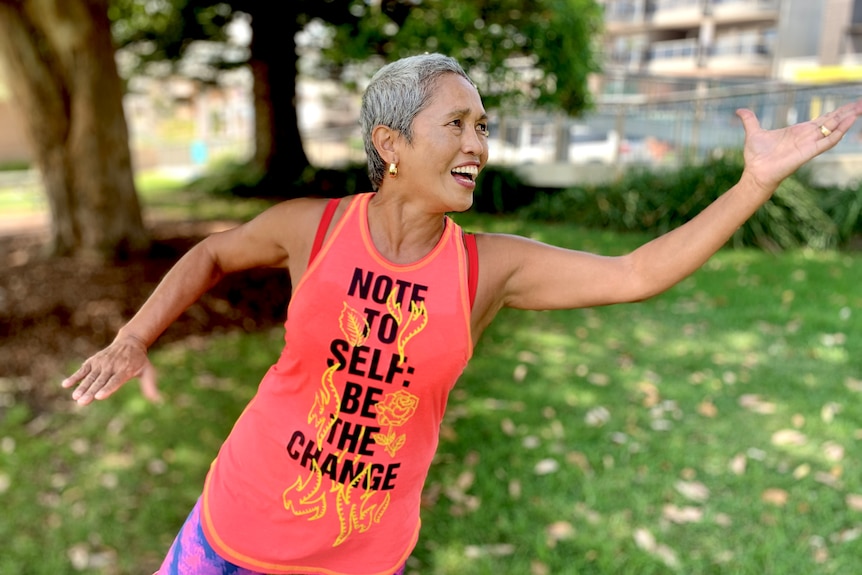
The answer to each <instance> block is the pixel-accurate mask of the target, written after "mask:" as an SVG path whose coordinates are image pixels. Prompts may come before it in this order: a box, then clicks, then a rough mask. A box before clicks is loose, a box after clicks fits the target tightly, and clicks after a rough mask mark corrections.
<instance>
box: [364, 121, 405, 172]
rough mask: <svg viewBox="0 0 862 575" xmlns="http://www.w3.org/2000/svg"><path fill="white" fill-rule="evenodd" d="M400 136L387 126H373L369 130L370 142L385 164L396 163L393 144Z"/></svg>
mask: <svg viewBox="0 0 862 575" xmlns="http://www.w3.org/2000/svg"><path fill="white" fill-rule="evenodd" d="M399 136H400V134H399V133H398V132H396V131H395V130H393V129H392V128H390V127H388V126H374V129H373V130H371V142H372V143H373V144H374V148H375V149H376V150H377V153H378V154H380V157H381V158H382V159H383V161H384V162H386V163H387V164H397V163H398V153H397V151H396V150H395V144H396V141H397V140H398V138H399Z"/></svg>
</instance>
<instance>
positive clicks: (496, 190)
mask: <svg viewBox="0 0 862 575" xmlns="http://www.w3.org/2000/svg"><path fill="white" fill-rule="evenodd" d="M539 193H540V190H539V189H538V188H533V187H530V186H527V185H526V184H524V182H523V181H522V180H521V178H520V177H519V176H518V175H517V174H516V173H515V171H514V170H512V169H511V168H506V167H502V166H486V167H485V169H484V170H482V173H481V174H479V178H478V179H477V180H476V190H475V191H474V192H473V209H474V210H476V211H477V212H480V213H485V214H506V213H512V212H515V211H517V210H518V209H520V208H523V207H525V206H528V205H530V204H531V203H532V202H533V200H535V198H536V196H537V194H539Z"/></svg>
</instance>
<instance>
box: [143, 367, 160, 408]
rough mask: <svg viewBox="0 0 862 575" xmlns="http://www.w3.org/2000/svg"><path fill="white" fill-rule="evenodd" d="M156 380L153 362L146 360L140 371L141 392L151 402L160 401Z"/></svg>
mask: <svg viewBox="0 0 862 575" xmlns="http://www.w3.org/2000/svg"><path fill="white" fill-rule="evenodd" d="M157 380H158V377H157V374H156V368H154V367H153V364H151V363H149V362H147V364H146V365H145V366H144V369H143V371H142V372H141V393H142V394H143V396H144V397H145V398H147V399H148V400H149V401H152V402H153V403H161V402H162V395H161V393H159V388H158V385H157Z"/></svg>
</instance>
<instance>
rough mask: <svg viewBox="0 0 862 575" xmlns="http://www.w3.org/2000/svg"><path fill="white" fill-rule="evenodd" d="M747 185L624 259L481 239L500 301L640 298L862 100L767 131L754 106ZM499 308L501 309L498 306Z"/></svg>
mask: <svg viewBox="0 0 862 575" xmlns="http://www.w3.org/2000/svg"><path fill="white" fill-rule="evenodd" d="M737 114H738V116H739V118H740V119H741V120H742V124H743V127H744V129H745V147H744V151H743V157H744V160H745V168H744V170H743V173H742V176H741V178H740V180H739V182H738V183H737V184H736V185H734V186H733V187H732V188H731V189H730V190H728V191H727V192H725V193H724V194H723V195H722V196H721V197H719V198H718V199H717V200H716V201H715V202H713V203H712V204H711V205H710V206H709V207H707V208H706V209H705V210H704V211H703V212H701V213H700V214H699V215H698V216H696V217H695V218H693V219H692V220H690V221H689V222H687V223H685V224H684V225H682V226H680V227H679V228H677V229H675V230H673V231H671V232H669V233H667V234H665V235H663V236H661V237H659V238H656V239H655V240H653V241H651V242H649V243H647V244H645V245H643V246H641V247H640V248H638V249H637V250H635V251H633V252H632V253H630V254H628V255H625V256H620V257H601V256H596V255H592V254H587V253H583V252H577V251H573V250H565V249H561V248H554V247H551V246H547V245H545V244H542V243H539V242H533V241H530V240H525V239H523V238H516V237H511V236H486V237H484V238H481V243H480V253H481V252H482V251H483V248H484V251H485V254H486V256H487V257H483V258H482V265H483V266H485V267H486V269H488V268H490V269H488V275H487V276H486V277H488V279H489V280H490V282H491V283H492V284H496V285H493V286H492V289H495V291H496V292H497V293H499V294H500V295H499V296H498V297H499V299H498V302H497V303H498V305H499V306H509V307H515V308H521V309H560V308H576V307H588V306H596V305H606V304H613V303H623V302H632V301H640V300H643V299H646V298H649V297H651V296H654V295H656V294H658V293H661V292H663V291H665V290H666V289H668V288H670V287H671V286H673V285H674V284H676V283H677V282H679V281H680V280H682V279H683V278H685V277H687V276H688V275H689V274H691V273H693V272H694V271H696V270H697V269H698V268H700V266H702V265H703V264H704V263H705V262H706V260H707V259H709V257H710V256H712V254H714V253H715V252H716V251H717V250H718V249H719V248H720V247H721V246H723V245H724V244H725V243H726V242H727V241H728V239H729V238H730V237H731V236H732V235H733V233H734V232H735V231H736V230H737V229H738V228H739V227H740V226H741V225H742V224H743V223H744V222H745V221H746V220H747V219H748V218H749V217H751V215H752V214H753V213H754V212H755V211H756V210H757V209H758V208H759V207H760V206H762V205H763V204H764V203H765V202H766V201H767V200H768V199H769V198H770V197H771V196H772V194H773V193H774V192H775V190H776V189H777V188H778V185H779V184H780V183H781V181H782V180H784V179H785V178H787V177H788V176H790V175H791V174H793V173H794V172H795V171H796V170H797V169H799V168H800V167H801V166H802V165H803V164H805V163H806V162H808V161H809V160H811V159H812V158H814V157H815V156H817V155H819V154H821V153H823V152H825V151H827V150H829V149H831V148H833V147H834V146H835V145H836V144H837V143H838V142H839V141H840V140H841V138H842V137H843V136H844V134H845V133H846V132H847V130H848V129H849V128H850V127H851V126H852V125H853V122H854V121H855V120H856V118H857V117H858V116H859V115H860V114H862V100H860V101H857V102H854V103H851V104H847V105H845V106H842V107H841V108H838V109H836V110H835V111H833V112H829V113H828V114H824V115H822V116H820V117H819V118H817V119H815V120H812V121H809V122H803V123H800V124H796V125H794V126H790V127H787V128H783V129H778V130H764V129H762V128H761V126H760V123H759V122H758V120H757V118H756V116H755V115H754V113H753V112H751V111H750V110H739V111H738V112H737ZM492 307H494V306H493V305H492Z"/></svg>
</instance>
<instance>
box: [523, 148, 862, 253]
mask: <svg viewBox="0 0 862 575" xmlns="http://www.w3.org/2000/svg"><path fill="white" fill-rule="evenodd" d="M742 169H743V162H742V156H741V154H740V153H732V154H727V155H724V156H722V157H719V158H713V159H710V160H708V161H706V162H704V163H702V164H687V165H684V166H682V167H681V168H679V169H677V170H672V171H649V170H647V169H645V168H639V169H635V170H632V171H630V172H628V173H627V174H625V175H624V176H623V177H622V178H621V179H619V180H618V181H616V182H613V183H610V184H606V185H600V186H593V187H574V188H569V189H566V190H562V191H559V192H556V193H550V194H542V195H540V197H538V198H537V199H536V201H534V202H533V203H532V204H531V205H530V206H528V207H527V208H525V209H524V210H522V212H521V215H522V216H523V217H526V218H530V219H537V220H550V221H567V222H572V223H576V224H579V225H584V226H590V227H601V228H608V229H612V230H616V231H638V232H646V233H649V234H652V235H654V236H658V235H661V234H663V233H666V232H668V231H670V230H672V229H674V228H676V227H678V226H680V225H682V224H684V223H685V222H687V221H689V220H690V219H692V218H693V217H694V216H696V215H697V214H698V213H700V212H701V211H702V210H703V209H705V208H706V207H707V206H708V205H709V204H710V203H712V202H713V201H714V200H715V199H716V198H718V197H719V196H720V195H721V194H722V193H724V192H725V191H726V190H728V189H729V188H730V187H732V186H733V185H734V184H736V182H737V181H738V180H739V176H740V174H741V173H742ZM820 195H822V192H821V191H820V190H817V189H816V187H815V186H813V185H812V184H811V181H810V177H809V176H808V174H807V173H806V172H799V173H797V174H795V175H794V176H792V177H790V178H788V179H787V180H785V182H783V183H782V185H781V186H780V187H779V189H778V190H777V191H776V193H775V195H774V196H773V197H772V199H771V200H770V201H768V202H767V203H766V204H765V205H764V206H763V207H762V208H761V209H760V210H758V211H757V213H755V214H754V216H753V217H752V218H751V219H750V220H749V221H748V222H746V223H745V225H743V226H742V228H740V230H739V231H738V232H737V233H736V234H735V235H734V236H733V239H732V240H731V244H732V245H733V246H736V247H741V246H757V247H760V248H763V249H768V250H773V251H774V250H781V249H789V248H794V247H800V246H805V247H811V248H815V249H824V248H829V247H834V246H835V245H836V244H837V243H838V240H839V230H838V228H837V227H836V225H835V224H834V222H833V219H832V217H830V216H831V215H834V214H837V213H839V212H840V213H843V214H844V215H845V217H846V218H847V220H848V221H852V222H853V225H854V226H858V223H857V222H858V221H859V212H860V210H862V194H857V196H855V198H856V201H857V202H858V204H853V206H855V208H853V209H849V208H847V204H846V203H844V202H845V197H844V196H842V197H841V198H833V202H834V205H831V209H832V212H829V211H828V210H824V209H823V208H821V206H820V205H819V203H818V199H817V198H818V196H820ZM837 206H842V207H841V208H840V209H839V208H838V207H837ZM841 210H844V211H841ZM851 216H852V217H851ZM849 225H850V224H847V223H845V226H844V228H845V229H846V228H847V227H848V226H849Z"/></svg>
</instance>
